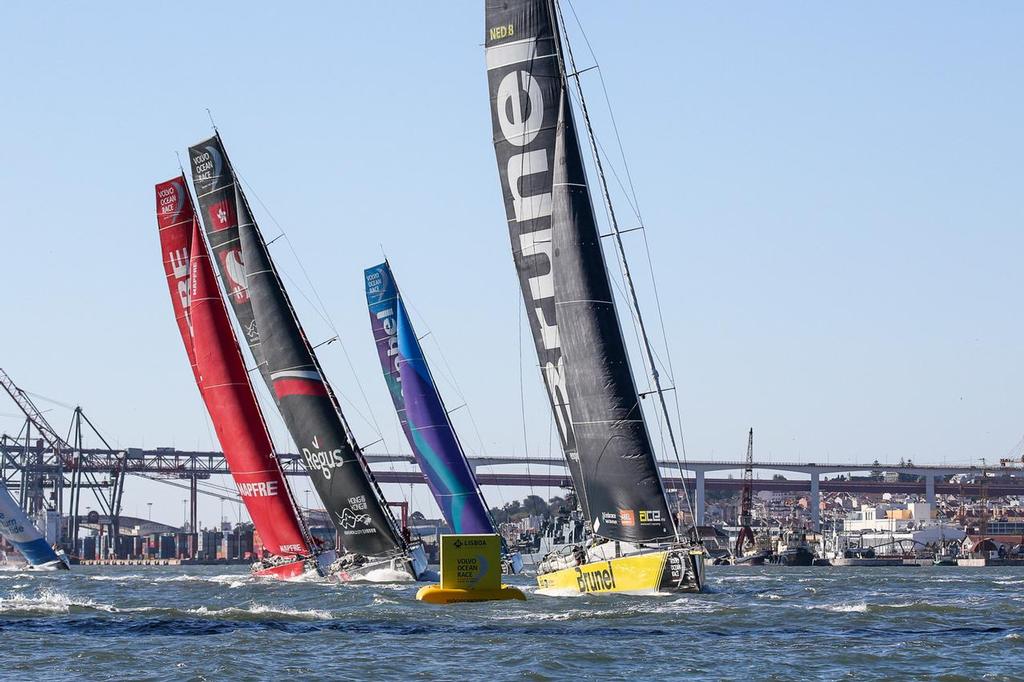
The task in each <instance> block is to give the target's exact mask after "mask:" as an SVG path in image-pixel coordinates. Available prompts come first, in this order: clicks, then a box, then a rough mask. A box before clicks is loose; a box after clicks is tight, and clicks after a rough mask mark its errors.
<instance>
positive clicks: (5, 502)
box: [0, 483, 70, 570]
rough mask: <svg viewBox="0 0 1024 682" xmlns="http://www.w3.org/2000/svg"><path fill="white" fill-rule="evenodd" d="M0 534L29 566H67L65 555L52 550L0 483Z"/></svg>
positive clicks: (68, 566)
mask: <svg viewBox="0 0 1024 682" xmlns="http://www.w3.org/2000/svg"><path fill="white" fill-rule="evenodd" d="M0 535H2V536H3V537H4V539H5V540H7V541H8V542H9V543H11V544H12V545H14V548H15V549H17V550H18V551H19V552H20V553H21V555H22V556H23V557H25V561H27V562H28V565H29V568H33V569H38V570H68V569H69V568H70V565H69V563H68V560H67V557H66V556H64V553H63V552H61V553H60V554H57V552H56V551H54V549H53V548H52V547H50V544H49V543H48V542H47V541H46V538H45V537H43V534H42V533H40V532H39V529H38V528H36V527H35V525H33V523H32V522H31V521H30V520H29V518H28V516H26V515H25V512H23V511H22V510H21V507H19V506H18V503H17V502H15V501H14V498H12V497H11V493H10V491H8V490H7V487H6V486H5V485H3V483H0Z"/></svg>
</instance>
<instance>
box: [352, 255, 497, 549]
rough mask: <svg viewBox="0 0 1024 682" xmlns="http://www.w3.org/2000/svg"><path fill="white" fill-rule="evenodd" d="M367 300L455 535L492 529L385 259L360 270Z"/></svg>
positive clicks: (421, 459)
mask: <svg viewBox="0 0 1024 682" xmlns="http://www.w3.org/2000/svg"><path fill="white" fill-rule="evenodd" d="M365 276H366V303H367V305H368V306H369V310H370V327H371V329H372V330H373V339H374V341H375V342H376V344H377V354H378V355H379V356H380V364H381V368H382V369H383V371H384V379H385V381H386V382H387V385H388V390H389V391H390V393H391V400H392V402H394V404H395V410H396V411H397V412H398V420H399V421H400V422H401V424H402V430H403V431H404V432H405V437H406V438H407V439H408V440H409V446H410V447H411V448H412V451H413V454H414V455H415V457H416V461H417V463H419V465H420V469H421V470H422V471H423V474H424V476H425V477H426V479H427V485H428V486H429V487H430V492H431V493H433V495H434V499H435V500H436V501H437V505H438V506H439V507H440V508H441V513H442V514H443V515H444V518H445V520H446V521H447V522H448V525H449V527H451V529H452V530H453V531H454V532H455V533H494V532H495V529H494V524H493V523H492V521H491V516H490V513H489V512H488V511H487V505H486V503H485V502H484V500H483V496H482V495H481V494H480V487H479V486H478V485H477V481H476V478H475V477H474V476H473V470H472V468H471V467H470V465H469V462H468V461H466V455H465V453H464V452H463V450H462V445H461V443H460V442H459V438H458V435H457V434H456V433H455V429H454V427H453V426H452V423H451V420H450V419H449V418H448V411H447V410H446V409H445V407H444V402H443V401H442V400H441V395H440V393H438V390H437V387H436V385H435V384H434V378H433V376H432V375H431V373H430V369H429V367H428V366H427V361H426V358H424V357H423V349H422V348H421V347H420V342H419V339H418V338H417V337H416V332H415V331H414V330H413V327H412V321H411V320H410V319H409V314H408V311H407V310H406V307H405V303H404V302H403V300H402V295H401V293H400V292H399V290H398V284H397V283H396V282H395V278H394V275H393V274H392V272H391V267H390V266H389V265H388V263H386V262H385V263H381V264H380V265H375V266H373V267H372V268H368V269H367V270H366V271H365Z"/></svg>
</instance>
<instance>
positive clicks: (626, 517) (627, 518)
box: [619, 509, 636, 526]
mask: <svg viewBox="0 0 1024 682" xmlns="http://www.w3.org/2000/svg"><path fill="white" fill-rule="evenodd" d="M619 523H620V524H622V525H623V526H635V525H636V516H635V515H634V514H633V510H632V509H620V510H619Z"/></svg>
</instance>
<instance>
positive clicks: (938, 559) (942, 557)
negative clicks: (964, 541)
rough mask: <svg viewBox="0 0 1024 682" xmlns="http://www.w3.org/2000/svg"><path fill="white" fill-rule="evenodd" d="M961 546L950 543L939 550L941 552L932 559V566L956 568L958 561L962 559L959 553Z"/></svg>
mask: <svg viewBox="0 0 1024 682" xmlns="http://www.w3.org/2000/svg"><path fill="white" fill-rule="evenodd" d="M959 547H960V544H959V543H957V542H949V543H946V544H944V545H943V546H942V547H940V548H939V551H938V552H936V553H935V556H934V557H932V565H934V566H956V565H957V563H956V560H957V559H959V558H960V552H959Z"/></svg>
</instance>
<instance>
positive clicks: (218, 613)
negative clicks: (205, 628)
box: [184, 602, 334, 620]
mask: <svg viewBox="0 0 1024 682" xmlns="http://www.w3.org/2000/svg"><path fill="white" fill-rule="evenodd" d="M184 613H187V614H190V615H194V616H203V617H211V618H217V619H228V620H239V619H246V618H248V617H251V616H257V617H259V619H262V618H263V617H271V618H274V619H279V618H281V617H284V618H293V619H297V620H331V619H332V618H333V617H334V616H332V615H331V612H330V611H324V610H322V609H293V608H291V607H289V606H268V605H266V604H257V603H255V602H253V603H251V604H250V605H249V606H246V607H238V606H228V607H226V608H223V609H211V608H208V607H206V606H200V607H199V608H195V609H185V610H184Z"/></svg>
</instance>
